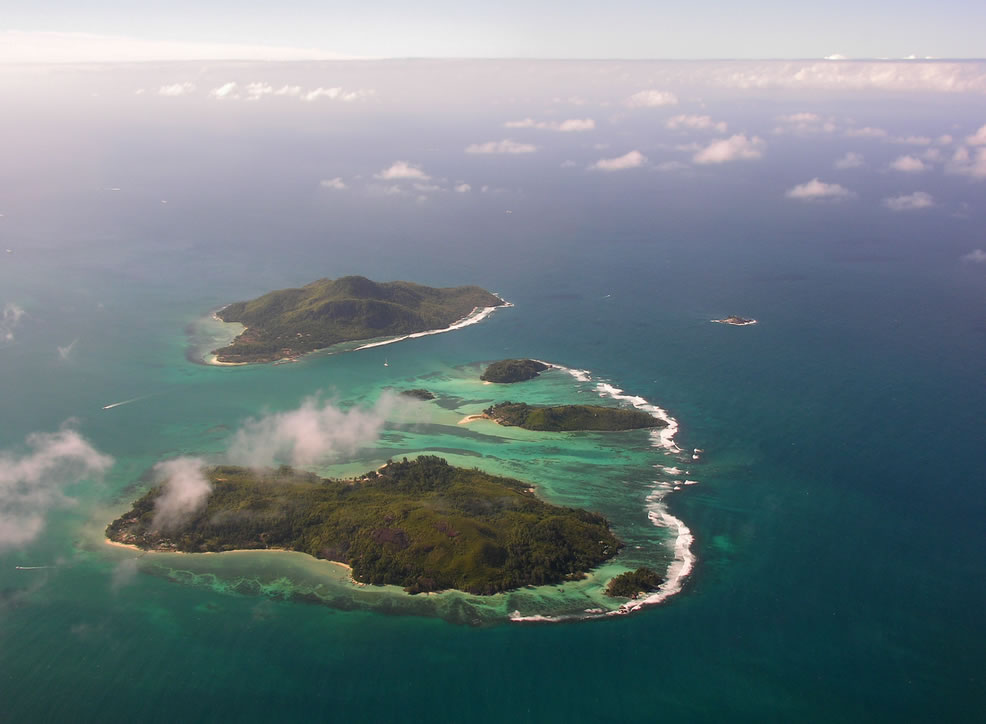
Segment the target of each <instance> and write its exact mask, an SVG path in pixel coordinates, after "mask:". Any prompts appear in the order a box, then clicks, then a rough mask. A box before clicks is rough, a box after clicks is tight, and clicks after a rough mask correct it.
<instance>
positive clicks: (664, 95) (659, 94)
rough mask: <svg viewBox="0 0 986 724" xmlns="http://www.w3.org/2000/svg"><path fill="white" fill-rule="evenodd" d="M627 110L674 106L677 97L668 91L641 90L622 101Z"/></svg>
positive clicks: (676, 102)
mask: <svg viewBox="0 0 986 724" xmlns="http://www.w3.org/2000/svg"><path fill="white" fill-rule="evenodd" d="M623 105H625V106H626V107H627V108H657V107H659V106H676V105H678V97H677V96H676V95H675V94H674V93H671V92H669V91H659V90H642V91H638V92H637V93H634V94H633V95H632V96H630V97H629V98H627V99H626V100H625V101H623Z"/></svg>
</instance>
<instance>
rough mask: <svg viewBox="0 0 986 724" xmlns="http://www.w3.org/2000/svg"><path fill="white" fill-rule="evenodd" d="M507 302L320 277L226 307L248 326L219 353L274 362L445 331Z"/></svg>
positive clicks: (229, 317)
mask: <svg viewBox="0 0 986 724" xmlns="http://www.w3.org/2000/svg"><path fill="white" fill-rule="evenodd" d="M503 304H504V301H503V300H502V299H500V298H499V297H498V296H496V295H495V294H491V293H490V292H488V291H486V290H485V289H481V288H480V287H476V286H464V287H448V288H435V287H427V286H424V285H421V284H414V283H412V282H402V281H397V282H374V281H371V280H369V279H367V278H365V277H361V276H348V277H341V278H339V279H335V280H332V279H320V280H318V281H315V282H312V283H311V284H308V285H306V286H304V287H301V288H300V289H281V290H278V291H274V292H270V293H268V294H265V295H263V296H262V297H258V298H257V299H253V300H251V301H248V302H234V303H233V304H230V305H228V306H226V307H224V308H223V309H221V310H220V311H219V312H217V313H216V316H218V317H219V318H220V319H221V320H222V321H224V322H239V323H240V324H243V325H245V326H246V327H247V329H246V330H245V331H244V332H243V333H242V334H241V335H239V336H238V337H237V338H236V339H234V340H233V342H232V343H230V344H229V345H228V346H226V347H223V348H222V349H217V350H215V351H214V354H215V355H216V359H217V361H219V362H234V363H235V362H240V363H248V362H271V361H274V360H278V359H285V358H290V357H296V356H298V355H300V354H304V353H306V352H312V351H314V350H317V349H322V348H324V347H329V346H331V345H334V344H339V343H340V342H351V341H357V340H367V339H373V338H376V337H394V336H400V335H405V334H413V333H415V332H424V331H427V330H431V329H443V328H445V327H448V326H449V325H451V324H453V323H454V322H457V321H458V320H460V319H463V318H464V317H467V316H468V315H469V314H470V313H471V312H472V311H473V310H474V309H476V308H482V307H498V306H501V305H503Z"/></svg>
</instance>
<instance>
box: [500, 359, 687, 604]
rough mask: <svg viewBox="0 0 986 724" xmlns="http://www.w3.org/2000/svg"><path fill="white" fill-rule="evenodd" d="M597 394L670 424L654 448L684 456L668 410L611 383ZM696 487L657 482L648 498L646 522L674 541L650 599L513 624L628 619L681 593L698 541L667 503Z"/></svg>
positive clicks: (584, 376) (580, 373)
mask: <svg viewBox="0 0 986 724" xmlns="http://www.w3.org/2000/svg"><path fill="white" fill-rule="evenodd" d="M539 361H540V360H539ZM544 364H550V365H551V366H552V367H554V368H556V369H559V370H562V371H563V372H567V373H568V374H570V375H571V376H572V377H574V378H575V379H576V380H577V381H579V382H594V380H593V378H592V373H591V372H589V371H588V370H578V369H572V368H569V367H565V366H563V365H558V364H554V363H551V362H545V363H544ZM595 390H596V392H597V393H598V394H599V396H600V397H608V398H610V399H614V400H619V401H621V402H627V403H629V404H631V405H632V406H633V407H635V408H637V409H638V410H641V411H643V412H646V413H648V414H650V415H652V416H654V417H656V418H657V419H659V420H663V421H664V422H665V423H667V424H666V426H665V427H663V428H658V429H656V430H654V431H652V432H651V434H650V435H651V444H652V445H653V446H654V447H656V448H660V449H662V450H664V451H666V452H667V453H670V454H673V455H681V454H682V453H684V451H683V450H682V449H681V448H680V447H678V445H677V443H676V442H675V435H677V433H678V421H677V420H675V419H674V418H673V417H672V416H671V415H670V414H669V413H668V411H667V410H665V409H663V408H661V407H658V406H657V405H654V404H652V403H650V402H648V401H647V400H645V399H644V398H643V397H640V396H637V395H628V394H626V393H625V392H624V391H623V390H621V389H620V388H619V387H615V386H613V385H611V384H609V383H608V382H596V385H595ZM692 459H695V460H697V459H698V456H697V454H696V455H693V456H692ZM654 467H655V468H656V469H658V470H659V471H660V472H662V473H663V474H665V475H672V476H678V475H681V474H682V473H686V472H687V471H686V470H682V469H681V468H679V467H677V466H671V467H667V466H663V465H655V466H654ZM697 483H698V481H696V480H684V481H681V480H672V481H670V482H668V481H660V480H655V481H654V487H653V489H652V490H651V493H650V494H649V495H648V496H647V498H646V502H645V504H646V510H647V518H648V519H649V520H650V521H651V523H653V524H654V525H655V526H657V527H658V528H666V529H668V530H670V531H672V533H673V534H674V538H673V539H672V541H670V543H671V547H672V553H673V555H672V558H671V563H670V564H669V565H668V568H667V571H666V573H665V576H664V583H662V584H661V586H660V587H659V588H658V589H657V590H656V591H653V592H651V593H650V594H648V595H647V596H643V597H641V598H637V599H632V600H630V601H627V602H626V603H624V604H622V605H621V606H620V607H619V608H617V609H614V610H610V611H603V610H600V609H591V610H587V611H586V612H585V613H583V614H573V615H564V616H545V615H542V614H534V615H530V616H524V615H522V614H521V613H520V612H519V611H514V612H513V613H512V614H511V615H510V620H511V621H514V622H518V623H519V622H558V621H576V620H586V619H593V618H603V617H607V616H625V615H626V614H629V613H633V612H634V611H638V610H640V609H641V608H644V607H647V606H654V605H656V604H659V603H662V602H664V601H666V600H667V599H669V598H671V597H672V596H674V595H675V594H677V593H679V592H680V591H681V589H682V586H683V585H684V582H685V579H686V578H688V576H689V575H690V574H691V572H692V570H693V569H694V567H695V554H694V553H693V552H692V544H693V543H694V541H695V537H694V536H693V535H692V532H691V530H689V528H688V526H687V525H685V522H684V521H683V520H681V519H680V518H676V517H675V516H673V515H672V514H671V512H670V511H669V510H668V507H667V505H666V503H665V502H664V499H665V498H666V497H667V495H668V494H669V493H672V492H674V491H678V490H681V489H682V485H696V484H697Z"/></svg>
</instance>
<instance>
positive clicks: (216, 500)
mask: <svg viewBox="0 0 986 724" xmlns="http://www.w3.org/2000/svg"><path fill="white" fill-rule="evenodd" d="M207 476H208V478H209V479H210V481H211V483H212V486H213V490H212V494H211V495H210V496H209V499H208V501H207V502H206V504H205V506H204V507H203V508H202V509H201V510H199V511H197V512H195V513H193V514H190V515H189V516H188V517H187V518H185V519H184V520H182V521H180V522H178V523H176V524H174V527H172V528H169V529H166V530H161V529H158V528H156V527H155V526H154V506H155V502H156V500H157V498H158V496H159V495H160V494H161V492H162V489H161V486H157V487H155V488H152V489H151V490H150V491H148V492H147V493H146V494H145V495H144V496H143V497H141V498H140V499H138V500H137V501H135V502H134V504H133V507H132V509H131V510H130V511H129V512H127V513H125V514H124V515H123V516H121V517H120V518H118V519H117V520H115V521H113V522H112V523H111V524H110V525H109V526H108V527H107V529H106V535H107V538H108V539H109V540H110V541H113V542H116V543H122V544H126V545H133V546H136V547H137V548H140V549H143V550H149V551H182V552H187V553H201V552H207V551H229V550H244V549H247V550H249V549H275V550H292V551H301V552H304V553H307V554H309V555H311V556H314V557H316V558H322V559H326V560H329V561H336V562H339V563H343V564H346V565H348V566H350V567H351V569H352V577H353V579H354V580H355V581H357V582H360V583H369V584H393V585H398V586H403V587H404V589H405V590H406V591H408V592H409V593H422V592H429V591H441V590H445V589H458V590H461V591H466V592H468V593H473V594H479V595H489V594H494V593H497V592H500V591H507V590H511V589H515V588H519V587H522V586H527V585H544V584H552V583H560V582H562V581H565V580H575V579H579V578H582V577H583V576H584V575H585V573H586V572H587V571H589V570H590V569H592V568H595V567H596V566H598V565H600V564H601V563H603V562H604V561H606V560H608V559H609V558H612V557H613V556H614V555H616V553H617V552H618V551H619V550H620V548H621V547H622V543H621V542H620V541H619V540H618V539H617V538H616V536H615V535H613V533H612V531H610V529H609V525H608V523H607V521H606V519H605V518H604V517H603V516H601V515H598V514H596V513H590V512H588V511H585V510H580V509H574V508H563V507H559V506H555V505H549V504H548V503H545V502H543V501H541V500H539V499H538V498H536V497H535V496H534V494H533V492H532V489H531V487H530V485H529V484H528V483H523V482H520V481H517V480H513V479H510V478H504V477H497V476H493V475H489V474H487V473H483V472H481V471H479V470H476V469H471V470H470V469H465V468H458V467H454V466H452V465H449V464H448V463H447V462H446V461H445V460H444V459H442V458H439V457H435V456H421V457H419V458H418V459H417V460H413V461H408V460H407V459H406V458H405V459H404V460H403V461H401V462H388V463H387V464H386V465H384V466H383V467H381V468H379V469H378V470H375V471H371V472H369V473H366V474H365V475H363V476H361V477H359V478H355V479H352V480H331V479H322V478H319V477H318V476H317V475H315V474H313V473H305V472H300V471H296V470H294V469H292V468H290V467H288V466H282V467H281V468H278V469H269V470H264V471H256V470H252V469H248V468H242V467H236V466H227V465H223V466H218V467H215V468H212V469H210V470H208V471H207Z"/></svg>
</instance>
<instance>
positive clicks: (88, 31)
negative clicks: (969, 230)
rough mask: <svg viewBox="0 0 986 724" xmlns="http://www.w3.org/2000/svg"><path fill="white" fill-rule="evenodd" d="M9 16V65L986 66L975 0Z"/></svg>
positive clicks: (114, 8)
mask: <svg viewBox="0 0 986 724" xmlns="http://www.w3.org/2000/svg"><path fill="white" fill-rule="evenodd" d="M0 11H2V12H0V61H4V60H6V61H11V60H14V61H19V60H29V61H31V60H39V61H44V60H56V61H63V60H128V59H135V60H141V59H164V58H274V59H282V58H310V59H314V58H328V57H334V56H358V57H475V58H478V57H501V58H504V57H528V58H821V57H825V56H829V55H844V56H848V57H851V58H859V57H869V58H874V57H891V58H903V57H909V56H912V55H915V56H919V57H928V56H930V57H936V58H982V57H984V56H986V48H984V44H986V43H984V40H983V38H984V35H983V32H982V29H983V28H984V27H986V3H974V2H968V0H938V1H937V2H934V3H931V2H927V1H926V0H923V1H921V2H918V1H917V0H896V1H895V2H888V1H887V0H830V1H829V2H827V3H792V2H784V1H782V0H749V1H748V2H745V3H735V2H724V1H723V0H693V1H692V2H688V3H684V2H674V3H671V2H665V1H662V0H609V1H608V2H599V1H598V0H593V1H591V2H590V1H589V0H565V1H564V2H561V1H559V0H524V1H521V0H500V1H499V2H495V3H489V2H484V3H473V2H462V1H461V0H419V2H415V3H407V2H401V1H399V0H372V1H371V2H355V1H354V0H335V1H334V2H324V0H281V1H280V2H278V3H270V2H268V1H267V0H264V1H263V2H261V1H260V0H235V1H234V0H210V2H206V3H203V2H201V1H200V0H144V1H143V2H141V3H140V4H139V5H137V4H129V5H127V6H126V7H124V6H123V5H122V4H121V3H120V2H119V0H35V1H34V2H14V0H0ZM87 36H100V37H87Z"/></svg>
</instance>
